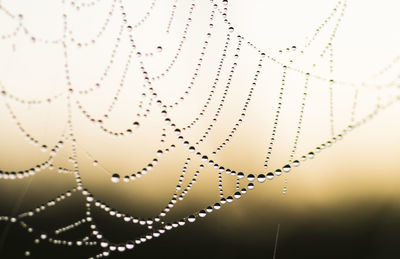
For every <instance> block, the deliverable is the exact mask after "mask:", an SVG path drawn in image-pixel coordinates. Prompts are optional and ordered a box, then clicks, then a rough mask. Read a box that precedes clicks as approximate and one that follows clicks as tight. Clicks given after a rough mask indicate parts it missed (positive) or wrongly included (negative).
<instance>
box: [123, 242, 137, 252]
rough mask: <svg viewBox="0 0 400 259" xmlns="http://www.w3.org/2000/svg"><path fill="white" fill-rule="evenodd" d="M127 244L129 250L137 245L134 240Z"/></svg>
mask: <svg viewBox="0 0 400 259" xmlns="http://www.w3.org/2000/svg"><path fill="white" fill-rule="evenodd" d="M125 246H126V248H127V249H129V250H131V249H133V248H134V247H135V245H134V244H133V242H132V241H129V242H127V243H126V245H125Z"/></svg>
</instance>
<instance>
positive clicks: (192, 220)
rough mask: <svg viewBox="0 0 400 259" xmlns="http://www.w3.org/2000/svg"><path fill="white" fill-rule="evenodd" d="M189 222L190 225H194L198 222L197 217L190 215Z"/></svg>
mask: <svg viewBox="0 0 400 259" xmlns="http://www.w3.org/2000/svg"><path fill="white" fill-rule="evenodd" d="M188 221H189V222H190V223H193V222H195V221H196V217H195V216H194V215H190V216H189V217H188Z"/></svg>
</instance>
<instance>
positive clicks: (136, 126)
mask: <svg viewBox="0 0 400 259" xmlns="http://www.w3.org/2000/svg"><path fill="white" fill-rule="evenodd" d="M133 127H134V128H135V129H137V128H139V127H140V124H139V122H137V121H135V122H134V123H133Z"/></svg>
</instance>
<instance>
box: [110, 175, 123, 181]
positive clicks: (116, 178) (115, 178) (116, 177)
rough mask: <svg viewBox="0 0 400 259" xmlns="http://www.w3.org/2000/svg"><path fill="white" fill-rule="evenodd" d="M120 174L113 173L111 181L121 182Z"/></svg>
mask: <svg viewBox="0 0 400 259" xmlns="http://www.w3.org/2000/svg"><path fill="white" fill-rule="evenodd" d="M120 178H121V177H120V176H119V174H113V175H112V176H111V182H113V183H118V182H119V180H120Z"/></svg>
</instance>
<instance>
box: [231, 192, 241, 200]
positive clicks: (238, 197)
mask: <svg viewBox="0 0 400 259" xmlns="http://www.w3.org/2000/svg"><path fill="white" fill-rule="evenodd" d="M233 197H235V198H236V199H240V197H242V194H240V192H235V194H234V195H233Z"/></svg>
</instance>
